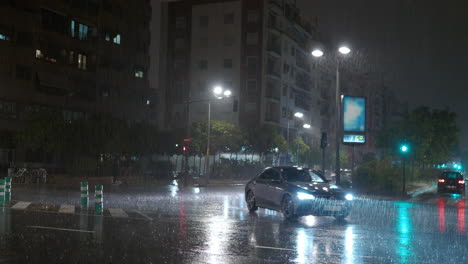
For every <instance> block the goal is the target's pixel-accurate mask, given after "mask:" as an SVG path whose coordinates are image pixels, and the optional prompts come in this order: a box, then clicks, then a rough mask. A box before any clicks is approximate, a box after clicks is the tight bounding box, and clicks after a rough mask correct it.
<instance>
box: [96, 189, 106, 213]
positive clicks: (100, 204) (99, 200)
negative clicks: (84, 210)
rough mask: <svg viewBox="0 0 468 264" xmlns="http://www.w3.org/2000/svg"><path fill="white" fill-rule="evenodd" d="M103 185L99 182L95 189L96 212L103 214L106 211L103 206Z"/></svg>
mask: <svg viewBox="0 0 468 264" xmlns="http://www.w3.org/2000/svg"><path fill="white" fill-rule="evenodd" d="M102 191H103V186H102V184H98V185H96V186H95V189H94V212H95V213H96V214H102V213H103V211H104V208H103V199H102V198H103V197H102Z"/></svg>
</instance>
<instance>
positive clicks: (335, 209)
mask: <svg viewBox="0 0 468 264" xmlns="http://www.w3.org/2000/svg"><path fill="white" fill-rule="evenodd" d="M323 210H324V211H330V212H338V211H341V206H325V207H324V208H323Z"/></svg>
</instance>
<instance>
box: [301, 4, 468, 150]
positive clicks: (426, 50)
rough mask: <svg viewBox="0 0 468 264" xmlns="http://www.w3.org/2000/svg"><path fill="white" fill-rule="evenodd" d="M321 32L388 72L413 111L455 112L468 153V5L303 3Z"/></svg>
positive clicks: (370, 67) (366, 62) (370, 68)
mask: <svg viewBox="0 0 468 264" xmlns="http://www.w3.org/2000/svg"><path fill="white" fill-rule="evenodd" d="M297 5H298V6H299V7H300V8H301V10H302V12H303V13H304V14H305V15H306V16H307V17H317V18H318V23H319V31H320V32H321V33H322V34H323V35H325V36H326V38H329V39H330V41H331V43H336V45H338V44H339V43H341V42H347V43H349V44H350V45H351V47H352V49H353V50H354V51H359V53H360V54H362V55H363V57H362V60H364V62H363V63H362V64H363V65H368V66H367V67H368V69H365V71H383V72H386V73H387V74H388V75H389V76H393V77H392V80H393V82H392V85H391V86H392V87H393V88H394V89H395V91H396V92H397V93H398V95H399V97H400V99H402V100H405V101H408V102H409V103H410V106H414V107H416V106H419V105H428V106H431V107H436V108H445V107H449V109H450V110H453V111H455V112H457V114H458V115H459V120H458V121H459V124H460V126H461V127H462V133H461V140H462V142H461V143H462V145H461V149H462V150H465V151H466V150H468V111H467V110H468V3H467V1H458V0H457V1H455V0H445V1H431V0H429V1H427V0H379V1H376V0H353V1H347V0H297Z"/></svg>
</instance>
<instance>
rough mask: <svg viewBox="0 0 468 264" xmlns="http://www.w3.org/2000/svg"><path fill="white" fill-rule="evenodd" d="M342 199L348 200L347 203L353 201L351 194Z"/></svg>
mask: <svg viewBox="0 0 468 264" xmlns="http://www.w3.org/2000/svg"><path fill="white" fill-rule="evenodd" d="M344 198H345V199H346V200H348V201H352V200H353V199H354V196H353V195H352V194H350V193H348V194H347V195H345V197H344Z"/></svg>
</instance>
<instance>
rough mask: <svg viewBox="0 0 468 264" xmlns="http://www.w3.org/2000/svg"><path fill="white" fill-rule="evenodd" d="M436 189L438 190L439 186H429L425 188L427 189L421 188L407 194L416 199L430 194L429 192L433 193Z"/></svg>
mask: <svg viewBox="0 0 468 264" xmlns="http://www.w3.org/2000/svg"><path fill="white" fill-rule="evenodd" d="M435 188H437V184H433V185H429V186H425V187H421V188H417V189H414V190H412V191H409V192H407V194H408V195H409V196H411V198H414V197H416V196H418V195H421V194H423V193H425V192H429V191H432V190H434V189H435Z"/></svg>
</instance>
